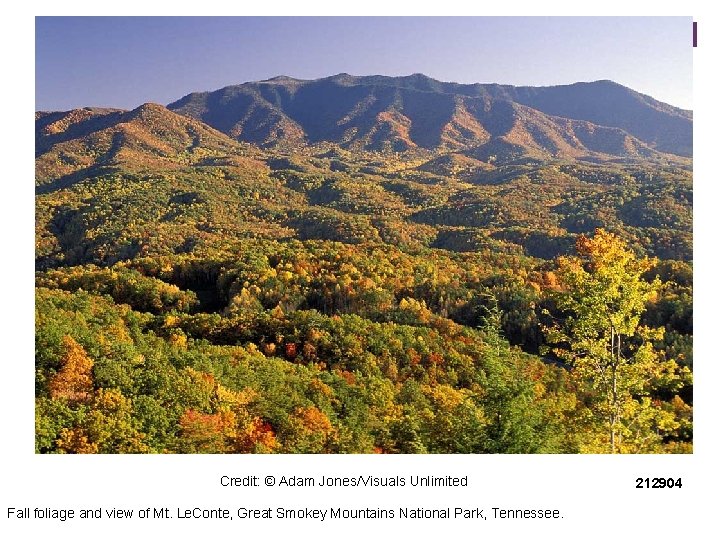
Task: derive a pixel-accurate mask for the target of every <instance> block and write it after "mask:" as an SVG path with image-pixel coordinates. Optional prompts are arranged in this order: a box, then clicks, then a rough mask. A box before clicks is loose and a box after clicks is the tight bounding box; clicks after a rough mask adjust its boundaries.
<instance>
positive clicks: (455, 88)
mask: <svg viewBox="0 0 720 540" xmlns="http://www.w3.org/2000/svg"><path fill="white" fill-rule="evenodd" d="M503 103H512V104H515V105H518V106H523V107H527V108H529V109H533V110H535V111H537V112H536V113H533V114H528V112H527V111H525V110H524V109H523V110H522V114H520V116H523V117H524V118H525V120H528V121H530V124H531V125H529V126H525V127H524V131H526V132H531V133H536V134H538V136H539V138H541V139H543V138H544V139H548V138H549V139H553V138H556V135H557V132H558V130H559V131H566V133H565V136H564V137H562V138H564V139H565V144H560V146H561V147H565V148H566V150H567V151H562V149H561V148H560V149H558V148H555V151H552V150H551V151H548V152H545V154H546V155H545V157H569V158H576V157H578V156H579V155H581V154H583V153H586V154H587V156H588V157H598V155H601V154H603V153H604V152H599V151H598V150H597V148H599V147H602V146H606V145H607V142H606V141H597V140H591V139H598V138H605V137H607V136H611V137H613V138H617V137H618V135H617V134H615V133H612V134H611V133H610V132H607V131H605V130H603V129H600V130H597V129H590V130H588V129H587V125H586V124H585V125H584V124H577V123H576V122H589V123H591V124H594V125H595V126H597V127H598V128H613V129H621V130H623V131H625V132H626V133H627V135H629V136H630V137H632V138H633V139H636V140H629V141H628V143H627V144H622V145H620V146H618V145H617V144H615V147H616V148H615V150H616V151H617V149H618V148H622V147H626V148H625V149H624V150H622V151H621V152H620V154H613V153H611V155H616V156H617V155H619V156H620V157H647V156H648V155H650V154H652V152H659V153H665V154H666V153H670V154H674V155H678V156H683V157H689V156H691V155H692V113H691V112H690V111H685V110H683V109H679V108H677V107H673V106H671V105H668V104H665V103H662V102H660V101H658V100H655V99H654V98H652V97H650V96H647V95H644V94H641V93H639V92H636V91H634V90H632V89H630V88H627V87H624V86H622V85H620V84H618V83H614V82H612V81H607V80H604V81H596V82H591V83H573V84H570V85H559V86H548V87H527V86H524V87H520V86H518V87H515V86H510V85H499V84H480V83H476V84H459V83H448V82H442V81H437V80H435V79H432V78H430V77H427V76H425V75H422V74H413V75H409V76H403V77H388V76H382V75H374V76H353V75H349V74H345V73H341V74H337V75H333V76H330V77H325V78H320V79H314V80H302V79H295V78H292V77H288V76H285V75H280V76H277V77H273V78H271V79H267V80H265V81H256V82H248V83H243V84H240V85H231V86H226V87H224V88H221V89H218V90H214V91H205V92H193V93H190V94H188V95H186V96H184V97H182V98H180V99H179V100H177V101H175V102H172V103H170V104H169V105H168V108H169V109H170V110H173V111H175V112H178V113H180V114H184V115H186V116H191V117H193V118H196V119H198V120H201V121H203V122H205V123H207V124H209V125H211V126H212V127H215V128H216V129H218V130H220V131H222V132H224V133H225V134H227V135H229V136H230V137H232V138H235V139H237V140H240V141H245V142H252V143H255V144H258V145H260V146H264V147H273V146H283V145H285V146H296V145H299V144H313V143H317V142H323V141H324V142H333V143H337V144H340V145H341V146H344V147H346V148H349V149H354V150H384V151H404V150H408V149H411V148H414V147H419V148H425V149H432V150H437V149H441V150H468V149H471V148H474V147H477V146H480V145H482V144H485V143H487V142H489V140H490V139H493V138H499V137H502V136H505V135H507V132H509V131H510V130H511V126H512V124H514V123H516V122H518V120H519V118H518V115H517V114H515V113H516V112H517V111H518V109H517V108H510V109H508V108H505V109H504V111H505V118H500V117H499V116H498V115H495V116H494V117H489V116H488V114H490V116H492V112H493V110H495V111H496V112H497V111H501V110H503V109H502V107H503V105H502V104H503ZM568 120H569V121H570V122H568ZM493 122H495V123H494V124H493ZM498 123H500V124H501V125H498ZM503 127H504V128H506V129H505V131H502V128H503ZM577 127H579V128H580V129H581V130H584V131H589V132H592V133H594V136H592V137H588V136H586V137H585V141H580V140H578V138H577V137H576V134H575V133H574V131H575V128H577ZM548 130H549V131H550V132H553V131H555V132H556V133H555V134H554V135H553V134H552V133H548ZM488 133H489V134H490V135H491V137H490V139H488V138H487V134H488ZM458 135H459V136H458ZM586 142H587V143H589V144H585V143H586ZM568 145H569V148H568ZM529 146H530V147H531V148H535V149H537V148H538V147H542V146H543V145H542V144H539V143H538V141H537V140H535V141H529ZM555 146H557V145H555ZM631 149H633V150H631ZM558 151H559V152H560V154H561V155H560V156H557V155H556V154H557V152H558ZM530 153H533V152H530Z"/></svg>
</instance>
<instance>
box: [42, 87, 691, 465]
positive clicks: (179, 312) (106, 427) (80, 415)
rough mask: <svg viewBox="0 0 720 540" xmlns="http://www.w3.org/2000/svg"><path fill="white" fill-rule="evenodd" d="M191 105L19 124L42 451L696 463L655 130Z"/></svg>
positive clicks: (682, 245) (673, 204)
mask: <svg viewBox="0 0 720 540" xmlns="http://www.w3.org/2000/svg"><path fill="white" fill-rule="evenodd" d="M273 84H277V82H275V83H273ZM343 84H345V83H343ZM373 84H375V82H373ZM431 90H432V89H431ZM413 91H414V90H413ZM432 91H433V92H436V90H432ZM438 91H439V90H438ZM448 91H449V90H448V89H447V88H445V89H444V90H443V92H445V93H447V92H448ZM426 92H428V91H426ZM518 95H519V96H520V97H518V98H517V99H521V98H522V99H524V100H525V101H526V102H528V103H530V101H531V97H532V96H525V95H524V94H522V93H520V94H518ZM523 96H525V97H523ZM268 99H269V98H268ZM308 99H310V98H308ZM405 99H406V101H405V104H406V105H405V106H406V108H409V107H410V105H408V103H411V102H410V101H409V98H407V97H406V98H405ZM427 99H429V98H427ZM433 99H434V98H433ZM438 99H440V98H438ZM443 99H444V98H443ZM473 99H476V98H473ZM477 99H479V98H477ZM533 99H539V98H537V97H535V98H533ZM198 100H199V98H197V97H192V96H190V97H188V98H187V99H185V101H184V102H179V103H180V105H178V107H180V106H181V105H182V104H183V103H190V104H194V105H193V106H194V107H196V109H197V107H199V105H197V103H198ZM310 102H311V103H313V101H312V100H310ZM493 103H494V102H493ZM494 106H495V107H496V108H498V109H500V108H501V104H500V102H498V103H497V104H495V105H494ZM653 106H654V105H653ZM523 107H526V105H523ZM286 109H287V107H286ZM197 110H200V109H197ZM287 110H289V112H287V114H288V115H290V114H295V116H296V118H299V120H297V122H298V125H301V122H300V120H302V119H303V117H302V115H300V113H299V112H297V111H294V110H293V109H287ZM393 110H395V112H397V107H396V109H393ZM517 110H519V111H520V113H522V114H520V113H517V111H516V115H517V114H519V116H517V117H518V118H520V119H521V120H522V119H523V118H526V117H527V115H528V113H527V112H525V110H524V109H522V110H520V109H517ZM533 110H534V109H533ZM193 111H195V109H193V110H190V111H187V110H185V111H183V110H180V111H179V112H183V113H187V116H184V115H181V114H176V113H175V112H172V111H170V110H168V109H166V108H165V107H162V106H159V105H144V106H142V107H140V108H138V109H136V110H134V111H120V110H114V109H112V110H111V109H80V110H76V111H70V112H67V113H37V114H36V133H37V136H36V276H35V279H36V349H35V352H36V357H35V373H36V379H35V380H36V386H35V389H36V390H35V391H36V397H35V399H36V406H35V412H36V441H35V444H36V451H37V452H40V453H47V452H60V453H124V452H142V453H175V452H179V453H241V452H254V453H258V452H262V453H315V452H333V453H373V452H374V453H424V452H434V453H538V452H540V453H578V452H582V453H604V452H619V453H685V452H692V401H693V400H692V282H693V278H692V276H693V272H692V172H691V166H692V162H691V158H689V157H688V156H687V148H686V147H685V146H683V147H682V148H683V151H682V152H680V151H678V152H677V154H672V153H669V152H668V145H671V143H672V141H673V139H672V137H667V136H666V137H665V139H663V140H662V144H660V143H658V146H657V148H659V150H658V149H657V148H656V149H653V150H652V151H650V150H649V148H650V146H648V145H649V144H650V143H645V142H643V143H642V145H646V146H647V149H645V150H643V148H645V146H643V147H642V148H641V147H640V146H641V143H640V142H637V143H633V144H634V146H632V145H631V146H628V145H627V144H626V145H625V146H624V147H623V148H624V149H625V150H623V152H625V151H626V150H627V149H628V148H630V150H631V151H630V154H623V155H621V156H619V155H617V153H616V152H615V150H614V148H615V147H614V146H613V147H609V146H607V145H606V146H602V145H600V143H598V142H596V141H595V142H593V144H594V145H595V146H594V147H593V148H594V150H592V152H590V153H589V154H587V155H580V154H578V153H577V152H580V151H581V150H582V149H580V150H578V148H579V147H577V148H575V150H573V152H574V153H572V155H571V154H568V153H562V152H560V153H559V152H554V153H553V152H550V153H544V154H542V155H541V154H539V153H538V152H537V151H536V149H535V147H532V149H531V150H532V151H531V150H528V148H530V147H522V146H519V145H518V144H516V143H513V144H512V145H511V144H510V142H508V141H509V140H510V139H507V138H505V139H503V138H502V137H504V136H497V137H496V136H495V135H493V134H492V132H491V128H488V133H490V135H492V137H494V138H490V139H489V140H484V141H482V145H481V147H480V146H478V145H475V146H473V145H474V144H475V143H472V142H467V144H466V146H465V147H462V148H460V147H458V146H457V145H455V146H453V145H447V144H440V143H438V144H435V143H433V144H428V145H426V146H427V147H422V146H421V145H413V144H407V145H405V146H404V147H402V148H400V147H397V145H394V143H393V144H390V146H388V145H379V146H378V147H377V148H375V147H373V145H372V144H366V142H367V140H369V139H367V140H366V139H363V141H364V142H363V145H362V147H359V146H358V145H357V140H359V139H357V138H356V139H352V140H351V139H347V141H345V142H343V140H338V141H332V140H324V141H313V140H302V141H300V140H299V139H297V138H296V139H293V140H292V141H291V142H292V144H288V141H287V137H284V138H283V137H279V139H278V140H274V141H270V142H268V143H267V144H263V143H261V142H258V141H247V140H243V137H242V136H240V135H238V136H234V135H237V133H235V132H233V133H230V131H232V129H235V128H233V126H232V125H228V126H226V127H227V130H228V133H224V132H223V131H224V130H223V129H222V126H221V125H220V126H216V127H211V126H210V125H207V124H206V123H204V122H208V123H210V122H209V121H208V118H209V117H208V118H205V117H202V115H201V114H190V113H193ZM203 114H204V113H203ZM273 114H275V113H273ZM277 114H279V113H277ZM283 114H286V113H283ZM328 114H329V113H328ZM379 114H382V113H379ZM398 114H399V113H398ZM539 114H540V113H538V115H539ZM653 114H655V113H653ZM658 114H660V113H658ZM668 114H669V113H668ZM678 114H679V113H678ZM193 116H194V117H193ZM276 117H277V118H280V117H279V116H277V115H276ZM273 118H275V117H273ZM308 118H309V117H308ZM378 118H380V117H378ZM533 118H535V117H533ZM538 118H539V116H538ZM543 118H544V117H543ZM553 118H557V117H553ZM210 119H212V118H210ZM683 119H684V120H683V121H685V120H687V118H686V117H683ZM381 120H382V118H381ZM461 120H462V122H460V121H459V120H458V122H460V123H459V124H457V126H455V127H453V129H456V130H459V131H458V133H460V132H461V131H462V130H460V127H462V125H465V126H466V128H467V125H468V124H467V122H468V121H467V118H465V119H464V120H463V119H461ZM481 120H482V118H480V120H478V122H480V121H481ZM254 121H255V122H256V124H257V125H259V126H263V125H266V124H263V123H262V122H260V121H259V120H258V119H255V120H254ZM427 121H429V120H427ZM543 121H544V120H543ZM673 121H675V120H673ZM677 121H679V120H677ZM690 121H691V120H690ZM278 122H279V121H278ZM318 122H319V121H318ZM398 122H400V120H398V118H397V116H396V117H392V118H390V117H389V119H388V120H387V121H386V124H383V125H387V126H388V127H387V128H386V132H385V135H387V134H388V133H391V132H392V130H393V129H395V130H397V129H398ZM463 122H465V123H464V124H463ZM533 122H538V125H540V124H539V122H540V120H537V119H535V120H533ZM553 122H555V124H553V126H554V127H553V128H552V129H553V130H558V129H560V128H558V127H557V126H562V125H564V124H562V122H561V121H560V120H553ZM573 122H575V124H572V126H571V127H572V129H573V130H574V131H573V135H572V136H573V137H575V134H576V133H579V132H580V131H579V130H580V127H582V126H584V127H583V129H589V128H587V126H586V124H588V122H587V121H586V120H585V119H583V122H584V123H583V124H582V125H581V124H580V123H579V122H580V120H577V121H573ZM461 124H462V125H461ZM528 125H529V124H528ZM543 125H544V124H543ZM283 126H284V127H283ZM302 126H304V127H303V129H305V130H306V131H308V132H310V130H311V128H312V129H315V130H316V132H318V133H319V131H318V130H319V129H320V128H319V127H318V126H316V125H315V124H312V122H311V120H309V119H308V120H307V121H306V122H305V124H302ZM308 126H309V127H308ZM313 126H314V127H313ZM458 126H460V127H458ZM579 126H580V127H579ZM216 128H217V129H216ZM245 129H246V130H247V128H245ZM273 129H275V130H276V131H275V132H274V133H277V130H282V129H285V130H288V129H290V128H289V127H288V124H287V123H285V124H283V123H282V122H280V123H279V124H278V126H275V127H274V128H273ZM408 129H410V128H408ZM463 129H465V128H463ZM467 129H469V128H467ZM473 129H475V128H473ZM508 129H510V128H508ZM513 129H514V128H513ZM528 129H529V128H528ZM567 129H570V128H567ZM608 129H610V128H608ZM612 129H613V130H618V129H620V128H615V127H613V128H612ZM627 129H629V128H627ZM638 130H639V131H638V133H639V135H636V136H638V137H639V136H641V135H642V134H643V132H642V130H641V128H640V127H638ZM476 132H477V130H476ZM293 133H294V132H293ZM383 133H384V132H383V131H382V129H380V128H378V129H377V130H375V131H373V132H372V135H373V137H376V139H377V137H380V136H381V135H383ZM408 133H415V132H414V131H413V130H412V129H410V131H408ZM533 133H534V134H535V137H536V139H537V140H540V138H539V135H538V132H537V131H533ZM553 133H554V132H553ZM597 133H600V131H599V130H598V132H597ZM286 134H287V133H286ZM611 134H612V136H613V137H615V131H612V133H611ZM465 135H467V133H465ZM298 137H299V135H298ZM318 137H319V135H318ZM568 137H570V135H568ZM628 137H629V136H628ZM280 139H282V140H280ZM415 139H417V137H415ZM373 140H375V139H373ZM384 140H390V141H392V140H395V139H393V138H392V137H390V136H389V135H388V136H387V137H385V139H384ZM408 140H410V142H412V140H413V139H412V137H411V138H410V139H408ZM453 140H459V139H457V138H456V139H453ZM463 140H466V141H467V140H469V139H468V137H465V139H463ZM627 140H630V139H627ZM638 140H639V139H638ZM516 142H517V141H516ZM626 143H627V141H626ZM463 144H465V143H463ZM578 144H580V143H578ZM603 144H605V143H603ZM601 147H602V148H604V149H605V150H602V151H600V150H598V148H601ZM583 148H585V147H583ZM508 149H510V150H512V151H509V150H508ZM633 149H639V150H637V152H636V151H635V150H633ZM583 151H584V150H583Z"/></svg>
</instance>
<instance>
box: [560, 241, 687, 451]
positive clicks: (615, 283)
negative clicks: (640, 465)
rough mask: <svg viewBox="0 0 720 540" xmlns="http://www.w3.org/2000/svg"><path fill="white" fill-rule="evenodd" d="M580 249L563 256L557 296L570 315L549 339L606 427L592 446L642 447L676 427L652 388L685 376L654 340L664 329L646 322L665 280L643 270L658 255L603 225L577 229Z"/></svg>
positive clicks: (611, 448) (597, 447) (591, 447)
mask: <svg viewBox="0 0 720 540" xmlns="http://www.w3.org/2000/svg"><path fill="white" fill-rule="evenodd" d="M576 250H577V255H576V256H570V257H560V258H559V259H558V261H557V264H558V270H557V276H558V278H559V282H560V283H559V287H560V290H559V291H558V292H556V293H555V294H554V298H555V301H556V305H557V308H558V309H559V311H560V312H561V313H562V315H563V316H564V320H562V321H561V322H560V323H556V324H555V325H553V326H551V327H549V328H546V335H547V340H548V342H549V343H551V344H554V345H556V347H555V348H554V352H555V353H556V354H557V356H558V357H560V358H561V359H563V360H565V361H566V362H567V363H568V364H569V365H570V366H572V369H573V372H574V374H575V376H576V377H577V378H578V379H579V380H580V381H581V383H582V384H583V385H584V386H585V388H586V389H587V390H588V394H589V398H590V410H591V411H592V413H593V416H594V419H595V420H596V421H598V422H599V423H600V425H601V433H604V434H605V435H604V437H601V438H600V440H599V441H596V442H595V444H593V445H592V446H590V449H591V451H597V450H598V449H602V446H604V445H605V444H607V445H608V446H609V450H610V452H612V453H616V452H623V451H631V450H634V451H643V449H645V448H647V446H648V445H649V444H650V442H652V441H657V440H658V439H659V438H660V437H661V434H662V433H663V432H667V431H671V430H673V429H675V428H676V427H677V426H676V425H675V424H676V423H677V422H674V421H673V418H672V415H671V414H668V413H667V411H664V410H663V409H662V408H661V407H659V406H657V403H656V402H655V400H652V399H651V392H652V390H653V383H654V382H655V381H658V380H659V379H663V380H664V381H665V383H664V384H667V381H669V380H679V376H678V373H677V371H678V366H677V364H676V363H675V362H674V361H673V360H669V361H664V362H663V361H661V357H660V356H659V355H658V353H657V351H656V350H655V349H654V347H653V344H652V341H653V340H658V339H661V338H662V333H663V329H651V328H648V327H644V326H641V325H640V317H641V316H642V314H643V312H644V311H645V306H646V303H647V301H648V300H649V299H650V298H651V297H652V295H653V294H654V293H655V292H656V291H657V289H658V288H659V285H660V282H659V280H658V279H657V278H656V279H655V280H654V281H653V282H648V281H646V280H644V279H643V277H642V276H643V274H644V273H645V272H646V271H647V270H648V269H649V268H650V267H651V266H652V261H650V260H648V259H647V258H642V259H639V258H637V257H636V256H635V254H634V253H633V252H632V251H631V250H630V249H628V247H627V246H626V245H625V243H624V242H623V241H622V240H621V239H620V238H618V237H617V236H615V235H613V234H612V233H609V232H607V231H604V230H603V229H597V230H596V231H595V235H594V236H593V237H592V238H590V237H587V236H584V235H581V236H580V237H578V239H577V242H576ZM603 439H604V440H603ZM606 448H607V446H606Z"/></svg>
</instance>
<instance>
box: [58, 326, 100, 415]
mask: <svg viewBox="0 0 720 540" xmlns="http://www.w3.org/2000/svg"><path fill="white" fill-rule="evenodd" d="M62 346H63V355H62V358H61V359H60V362H61V367H60V369H59V370H58V372H57V373H56V374H55V375H53V376H52V378H51V379H50V382H49V384H48V390H49V392H50V397H51V398H52V399H67V400H68V401H73V402H77V401H86V400H88V399H89V398H90V397H91V396H92V392H93V377H92V368H93V361H92V359H91V358H90V357H89V356H88V355H87V352H85V349H83V347H82V345H80V344H79V343H78V342H77V341H75V340H74V339H73V338H72V337H70V336H67V335H66V336H63V339H62Z"/></svg>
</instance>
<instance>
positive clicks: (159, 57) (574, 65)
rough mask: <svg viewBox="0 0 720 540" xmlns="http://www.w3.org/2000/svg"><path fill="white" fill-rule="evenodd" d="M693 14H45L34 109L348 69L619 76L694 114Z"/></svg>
mask: <svg viewBox="0 0 720 540" xmlns="http://www.w3.org/2000/svg"><path fill="white" fill-rule="evenodd" d="M691 21H692V19H691V18H690V17H387V18H386V17H299V18H293V17H227V18H225V17H218V18H215V17H167V18H165V17H162V18H153V17H147V18H145V17H38V18H37V19H36V64H35V66H36V67H35V69H36V93H35V105H36V110H65V109H71V108H75V107H85V106H108V107H121V108H133V107H136V106H138V105H140V104H141V103H144V102H147V101H153V102H157V103H162V104H167V103H169V102H171V101H175V100H176V99H179V98H180V97H182V96H184V95H186V94H188V93H190V92H193V91H198V90H215V89H218V88H221V87H223V86H227V85H230V84H238V83H242V82H246V81H256V80H261V79H267V78H270V77H274V76H276V75H289V76H292V77H297V78H301V79H314V78H319V77H326V76H329V75H334V74H336V73H341V72H346V73H350V74H352V75H371V74H381V75H409V74H411V73H424V74H426V75H428V76H430V77H433V78H435V79H439V80H443V81H455V82H461V83H473V82H484V83H490V82H496V83H502V84H514V85H530V86H546V85H554V84H568V83H572V82H577V81H593V80H598V79H611V80H614V81H616V82H619V83H621V84H624V85H626V86H629V87H631V88H633V89H635V90H638V91H640V92H643V93H645V94H649V95H651V96H653V97H655V98H656V99H659V100H661V101H664V102H666V103H670V104H672V105H676V106H678V107H683V108H686V109H691V108H692V22H691Z"/></svg>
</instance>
